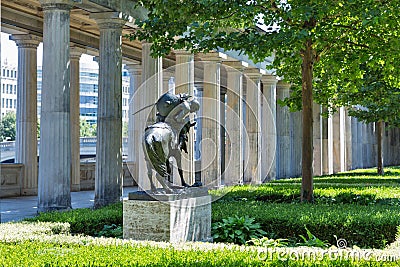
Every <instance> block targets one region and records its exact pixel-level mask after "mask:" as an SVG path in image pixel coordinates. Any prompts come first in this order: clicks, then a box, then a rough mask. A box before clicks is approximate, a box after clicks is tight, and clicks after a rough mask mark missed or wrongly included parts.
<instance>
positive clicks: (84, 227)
mask: <svg viewBox="0 0 400 267" xmlns="http://www.w3.org/2000/svg"><path fill="white" fill-rule="evenodd" d="M25 221H31V222H67V223H69V224H70V227H71V233H80V234H85V235H91V236H98V235H99V233H100V232H102V231H105V232H104V234H116V235H118V231H119V230H120V229H118V227H115V228H114V227H113V226H112V225H113V224H114V225H122V203H117V204H112V205H109V206H106V207H103V208H100V209H96V210H91V209H75V210H71V211H64V212H57V211H55V212H44V213H40V214H39V215H38V216H36V217H33V218H28V219H25ZM110 225H111V228H112V229H104V228H105V226H110ZM107 231H108V232H107ZM106 232H107V233H106Z"/></svg>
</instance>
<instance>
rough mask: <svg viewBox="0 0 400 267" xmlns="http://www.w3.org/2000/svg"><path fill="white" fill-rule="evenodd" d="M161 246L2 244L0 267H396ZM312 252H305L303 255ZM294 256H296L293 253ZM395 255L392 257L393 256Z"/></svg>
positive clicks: (233, 249) (282, 252)
mask: <svg viewBox="0 0 400 267" xmlns="http://www.w3.org/2000/svg"><path fill="white" fill-rule="evenodd" d="M162 245H163V247H161V246H155V245H145V244H143V245H140V244H131V243H127V244H123V245H110V244H107V245H90V246H88V245H79V244H56V243H44V242H23V243H3V242H0V255H2V256H1V257H0V266H30V267H39V266H48V267H50V266H64V267H68V266H74V267H83V266H140V267H150V266H159V267H161V266H164V267H166V266H181V267H186V266H199V267H200V266H201V267H207V266H210V267H211V266H212V267H214V266H215V267H217V266H218V267H219V266H225V267H236V266H253V267H258V266H280V267H283V266H290V267H302V266H305V267H311V266H313V267H315V266H322V267H328V266H329V267H330V266H340V267H347V266H348V267H350V266H358V267H367V266H368V267H377V266H398V264H399V262H390V261H380V262H378V261H374V260H373V259H374V258H372V257H371V258H372V259H371V260H365V259H362V258H361V260H359V259H357V258H355V259H353V258H350V259H346V258H338V259H336V260H332V259H330V258H329V254H326V255H325V256H324V258H323V259H322V258H319V257H317V258H316V259H312V258H311V257H310V258H311V259H310V258H305V259H302V258H301V257H299V258H295V257H293V256H292V255H300V254H301V253H303V254H304V250H302V251H300V250H298V249H291V250H287V251H285V250H278V251H275V250H274V249H268V253H269V254H266V253H265V255H264V254H263V253H261V254H260V253H259V252H257V251H256V250H252V249H251V248H250V247H246V248H243V247H238V246H230V247H221V248H218V247H215V246H212V244H209V245H207V244H204V245H203V248H201V247H196V246H194V245H191V246H189V247H186V248H184V249H179V248H174V247H173V246H169V245H166V244H162ZM313 251H315V250H309V251H307V253H308V254H309V255H311V253H310V252H313ZM278 252H279V253H278ZM296 253H297V254H296ZM397 256H398V253H397V254H396V257H397Z"/></svg>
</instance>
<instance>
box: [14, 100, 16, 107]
mask: <svg viewBox="0 0 400 267" xmlns="http://www.w3.org/2000/svg"><path fill="white" fill-rule="evenodd" d="M14 108H17V99H14Z"/></svg>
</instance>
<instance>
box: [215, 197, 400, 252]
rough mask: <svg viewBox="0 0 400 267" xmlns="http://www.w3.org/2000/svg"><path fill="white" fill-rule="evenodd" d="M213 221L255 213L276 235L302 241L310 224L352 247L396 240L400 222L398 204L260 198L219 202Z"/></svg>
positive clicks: (324, 235)
mask: <svg viewBox="0 0 400 267" xmlns="http://www.w3.org/2000/svg"><path fill="white" fill-rule="evenodd" d="M212 209H213V212H212V220H213V222H221V221H222V219H223V218H226V217H233V216H235V215H236V216H251V217H254V218H255V220H256V221H257V222H259V223H260V224H261V226H262V229H263V230H264V231H265V232H267V233H268V236H270V237H273V238H284V239H291V240H296V241H297V242H300V241H301V240H300V239H299V236H300V235H306V234H307V233H306V232H305V231H304V227H305V226H306V227H307V228H308V229H309V230H310V231H311V232H312V233H315V234H316V235H317V236H318V237H319V238H320V239H321V240H327V241H328V242H329V243H331V244H336V239H335V238H334V236H335V235H336V236H338V237H339V238H344V239H346V240H347V242H348V243H349V246H353V245H356V246H358V247H365V248H383V247H385V245H386V244H389V243H391V242H393V241H394V240H395V235H396V228H397V226H398V225H399V224H400V213H399V210H398V207H391V206H378V205H375V206H359V205H325V204H318V205H315V204H295V203H292V204H286V203H273V204H271V203H265V202H260V201H241V202H238V201H236V202H215V203H213V207H212Z"/></svg>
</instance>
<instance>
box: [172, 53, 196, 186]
mask: <svg viewBox="0 0 400 267" xmlns="http://www.w3.org/2000/svg"><path fill="white" fill-rule="evenodd" d="M174 52H175V55H176V66H175V94H183V93H186V94H188V95H191V96H193V95H194V57H193V54H191V53H189V52H188V51H185V50H175V51H174ZM190 120H191V121H192V122H193V121H194V114H190ZM188 137H189V138H188V143H187V144H188V146H187V149H188V153H187V154H186V153H182V169H183V176H184V179H185V181H186V183H187V184H189V185H192V184H193V183H194V180H195V179H194V175H195V168H194V128H193V127H191V128H190V131H189V134H188Z"/></svg>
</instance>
